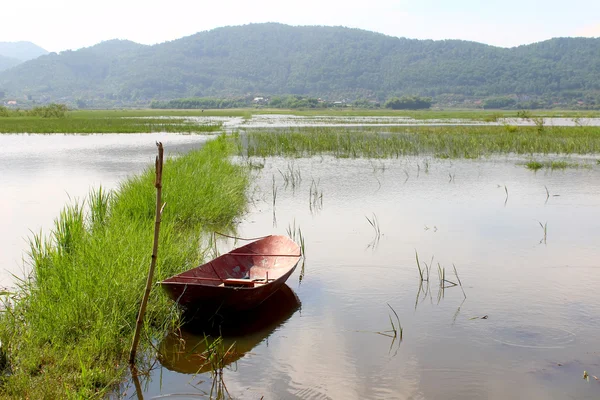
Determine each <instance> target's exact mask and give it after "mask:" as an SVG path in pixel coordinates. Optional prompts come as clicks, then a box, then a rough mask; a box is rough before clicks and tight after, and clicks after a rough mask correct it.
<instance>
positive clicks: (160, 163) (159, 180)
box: [129, 142, 166, 365]
mask: <svg viewBox="0 0 600 400" xmlns="http://www.w3.org/2000/svg"><path fill="white" fill-rule="evenodd" d="M156 146H157V147H158V156H157V157H156V180H155V182H154V187H155V188H156V217H155V220H154V221H155V222H154V245H153V247H152V261H151V262H150V270H149V271H148V279H147V280H146V291H145V292H144V297H143V299H142V304H141V305H140V311H139V312H138V316H137V324H136V326H135V334H134V335H133V343H132V345H131V352H130V353H129V364H131V365H133V364H135V353H136V352H137V346H138V343H139V341H140V333H141V330H142V323H143V321H144V314H146V306H147V305H148V297H149V296H150V289H152V279H153V276H154V269H155V268H156V257H157V253H158V234H159V231H160V220H161V216H162V212H163V209H164V208H165V205H166V203H165V204H162V200H161V194H162V169H163V145H162V143H160V142H157V143H156Z"/></svg>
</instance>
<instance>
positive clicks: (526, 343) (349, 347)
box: [126, 157, 600, 399]
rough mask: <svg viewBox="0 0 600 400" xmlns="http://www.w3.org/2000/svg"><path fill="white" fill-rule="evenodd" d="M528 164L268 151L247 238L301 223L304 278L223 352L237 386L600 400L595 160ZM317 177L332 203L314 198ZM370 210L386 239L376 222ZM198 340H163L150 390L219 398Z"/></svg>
mask: <svg viewBox="0 0 600 400" xmlns="http://www.w3.org/2000/svg"><path fill="white" fill-rule="evenodd" d="M580 161H581V160H580ZM516 163H517V160H516V159H512V158H505V157H503V158H496V159H492V160H481V161H445V160H435V159H426V158H409V159H402V160H385V161H375V162H370V161H368V160H335V159H332V158H328V157H323V158H313V159H300V160H294V161H293V163H292V162H291V161H289V160H286V159H267V160H266V164H265V167H264V168H263V169H262V171H260V172H259V173H258V183H257V187H258V190H257V191H256V192H255V195H254V198H255V205H254V207H253V211H252V212H251V213H250V215H248V217H247V218H246V220H245V221H244V222H243V223H242V225H241V226H240V232H239V234H240V236H244V237H253V236H260V235H264V234H266V233H283V234H285V233H286V230H287V228H288V227H289V226H290V225H293V224H294V221H295V224H296V226H297V227H298V226H299V227H300V228H301V230H302V233H303V235H304V236H305V238H306V264H305V270H304V275H303V279H302V280H301V281H300V279H299V278H300V274H301V272H300V271H297V272H296V273H295V274H294V275H293V276H292V277H291V278H290V280H289V281H288V284H289V286H290V288H291V290H292V291H293V292H295V294H296V295H297V297H298V299H299V300H298V301H299V303H300V304H301V305H300V308H299V309H297V308H296V307H295V306H294V302H293V301H292V300H290V301H289V303H291V305H290V306H289V307H288V308H287V310H286V309H284V310H282V309H281V308H282V307H283V306H281V305H282V304H285V302H284V301H281V300H278V301H275V302H273V304H271V305H269V306H267V307H265V309H264V310H261V311H260V312H259V313H258V315H259V316H260V318H262V319H263V320H264V319H266V322H263V323H262V325H261V324H257V325H258V326H256V327H253V328H252V329H254V330H252V329H250V332H247V333H246V334H245V335H246V336H242V335H239V334H236V333H235V332H234V333H229V332H227V333H225V332H224V333H223V336H224V342H225V346H226V348H229V346H230V345H231V344H233V343H236V344H237V346H238V347H237V349H238V350H237V351H235V352H234V354H233V355H232V356H230V357H228V358H226V362H228V363H229V362H230V363H231V364H229V365H228V367H227V368H225V370H224V374H223V382H224V383H225V385H226V387H227V389H228V391H229V393H230V394H231V395H232V396H233V397H238V398H249V399H260V398H262V396H264V398H265V399H284V398H307V399H327V398H330V399H366V398H369V399H373V398H381V399H395V398H397V399H437V398H445V399H482V398H489V399H506V398H523V399H525V398H527V399H548V398H551V399H565V398H577V399H582V398H583V399H597V398H598V397H599V396H600V383H599V382H596V381H595V380H594V379H593V378H591V382H589V383H588V382H586V381H584V380H583V379H582V376H583V371H584V370H586V371H588V372H589V373H590V374H594V375H598V373H600V354H599V353H598V349H597V337H598V336H599V335H600V321H598V319H597V315H598V313H599V312H600V301H599V300H600V294H598V287H599V285H600V265H599V264H598V245H597V244H598V242H599V240H600V234H599V233H598V228H599V224H598V221H600V179H599V178H600V168H598V167H592V168H586V169H576V170H565V171H554V172H549V171H546V172H545V171H539V172H538V173H537V174H536V173H533V172H531V171H529V170H527V169H525V168H524V167H523V166H518V165H516ZM417 165H418V166H419V167H418V166H417ZM290 168H292V169H294V170H296V171H297V170H300V171H301V177H302V182H301V183H300V185H299V186H296V188H295V189H293V188H292V187H291V186H288V187H287V189H286V188H285V186H284V180H283V177H282V175H281V173H280V172H279V171H287V170H290ZM426 169H427V171H428V172H425V171H426ZM273 176H275V180H276V184H277V186H278V189H277V203H276V206H275V218H276V226H274V218H273V207H272V179H273ZM313 179H314V181H315V182H318V192H319V193H322V194H323V203H322V208H321V206H320V202H319V203H318V204H316V205H314V206H313V205H312V203H311V204H310V205H309V191H310V187H311V183H312V181H313ZM505 186H506V188H507V190H508V199H507V196H506V190H505ZM544 186H546V187H547V188H548V191H549V193H550V197H548V196H547V193H546V189H545V187H544ZM311 208H312V210H311ZM373 214H375V215H376V217H377V219H378V221H379V224H380V229H381V236H380V238H379V240H377V239H376V236H375V231H374V230H373V228H372V227H371V226H370V225H369V223H368V221H367V219H366V218H365V217H366V216H368V217H370V218H372V216H373ZM540 222H541V223H542V224H546V223H547V235H546V240H545V242H544V240H543V238H544V231H543V229H542V228H541V227H540V224H539V223H540ZM230 245H233V244H230ZM415 250H417V251H418V253H419V256H420V258H421V262H426V263H429V262H430V260H431V257H434V265H435V267H434V268H433V269H432V270H431V277H432V279H431V280H432V282H431V283H430V285H429V288H428V289H427V285H426V284H425V287H424V288H422V289H421V291H419V274H418V271H417V267H416V263H415ZM438 262H439V263H440V265H441V267H444V268H446V276H447V277H448V278H447V279H449V280H452V281H455V282H456V278H455V276H454V272H453V267H452V265H453V264H454V265H455V266H456V268H457V271H458V274H459V277H460V279H461V281H462V283H463V285H464V290H465V292H466V295H467V298H466V299H465V298H464V296H463V294H462V291H461V289H460V287H452V288H447V289H445V290H444V291H443V292H442V293H440V292H439V283H438V281H437V276H438V272H437V263H438ZM417 296H418V299H417ZM388 303H389V304H390V305H391V306H392V307H393V308H394V309H395V310H396V311H397V312H398V314H399V317H400V320H401V323H402V327H403V329H404V334H403V340H402V341H401V342H399V341H393V340H392V338H389V337H386V336H383V335H380V334H377V333H376V332H378V331H385V330H388V329H390V322H389V315H390V314H391V311H390V309H389V308H388V306H387V304H388ZM284 308H285V307H284ZM269 313H272V314H273V320H272V321H271V322H269V318H268V314H269ZM484 316H487V318H485V319H482V318H481V317H484ZM475 318H476V319H475ZM240 325H241V326H242V327H244V326H246V325H245V323H241V324H240ZM181 339H183V340H184V341H183V342H182V341H181ZM202 339H203V338H202V337H194V336H193V335H190V334H184V337H183V338H180V337H179V336H178V335H173V336H170V337H168V338H167V339H165V340H164V341H163V342H162V343H161V349H162V350H163V351H164V352H165V354H164V356H163V365H164V367H162V368H161V367H158V368H157V369H156V370H155V371H154V372H153V375H152V377H151V380H150V381H148V380H146V381H144V382H143V384H144V385H145V386H144V388H145V389H144V396H145V398H159V397H160V396H164V397H167V398H168V397H173V398H198V397H208V395H207V394H209V393H210V388H211V384H212V382H213V380H212V378H211V375H210V374H209V373H207V372H205V369H206V367H203V365H204V364H205V359H204V358H203V357H202V356H201V353H202V350H204V349H205V347H206V346H205V343H204V342H203V341H202ZM184 343H185V344H184ZM193 348H195V350H194V351H191V349H193ZM188 353H189V355H186V354H188ZM595 371H597V372H595ZM126 390H127V393H128V394H130V395H132V396H133V394H134V391H133V387H129V388H126ZM160 398H163V397H160Z"/></svg>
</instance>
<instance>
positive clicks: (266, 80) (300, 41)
mask: <svg viewBox="0 0 600 400" xmlns="http://www.w3.org/2000/svg"><path fill="white" fill-rule="evenodd" d="M598 54H600V39H585V38H558V39H552V40H548V41H545V42H541V43H536V44H532V45H527V46H520V47H515V48H510V49H506V48H498V47H493V46H488V45H484V44H480V43H474V42H466V41H458V40H443V41H433V40H412V39H405V38H396V37H390V36H385V35H382V34H378V33H373V32H368V31H363V30H358V29H349V28H342V27H323V26H311V27H292V26H287V25H282V24H275V23H268V24H251V25H244V26H234V27H224V28H218V29H214V30H211V31H207V32H200V33H197V34H195V35H192V36H188V37H184V38H182V39H178V40H174V41H171V42H167V43H162V44H158V45H154V46H142V45H139V44H136V43H133V42H128V41H109V42H103V43H101V44H99V45H96V46H93V47H90V48H86V49H81V50H78V51H68V52H63V53H60V54H49V55H45V56H42V57H40V58H38V59H36V60H31V61H28V62H26V63H23V64H21V65H19V66H17V67H16V68H13V69H11V70H7V71H4V72H3V73H0V91H1V90H3V91H5V92H6V93H10V94H12V95H29V96H30V97H31V98H33V99H37V100H42V101H43V100H55V101H56V100H58V101H72V100H74V99H77V98H78V99H85V100H86V101H119V102H125V103H128V102H129V103H132V102H148V101H150V100H151V99H157V100H167V99H172V98H180V97H194V96H196V97H207V96H213V97H230V96H254V95H278V94H296V95H307V96H314V97H324V98H329V99H341V98H350V99H354V98H358V97H360V98H372V99H379V100H384V99H386V98H389V97H390V96H401V95H405V94H414V95H422V96H430V97H433V98H434V99H437V100H440V101H447V102H452V101H454V102H460V101H463V100H464V99H470V100H471V101H473V100H477V99H485V98H489V97H496V96H512V97H518V98H519V99H520V101H529V100H531V99H543V100H544V101H545V102H546V103H548V102H558V101H560V102H566V103H569V102H571V103H573V102H577V101H580V102H583V103H585V104H590V105H592V106H593V105H594V104H596V102H597V104H600V57H598Z"/></svg>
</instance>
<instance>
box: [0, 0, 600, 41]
mask: <svg viewBox="0 0 600 400" xmlns="http://www.w3.org/2000/svg"><path fill="white" fill-rule="evenodd" d="M2 3H3V4H2V7H1V8H0V41H18V40H28V41H32V42H34V43H36V44H38V45H40V46H42V47H44V48H45V49H47V50H49V51H62V50H66V49H77V48H80V47H86V46H91V45H94V44H96V43H98V42H100V41H103V40H108V39H129V40H133V41H135V42H138V43H144V44H154V43H158V42H164V41H168V40H173V39H177V38H180V37H182V36H187V35H191V34H194V33H196V32H199V31H205V30H209V29H212V28H216V27H219V26H226V25H242V24H247V23H252V22H281V23H285V24H290V25H338V26H339V25H342V26H348V27H353V28H361V29H366V30H372V31H376V32H381V33H384V34H387V35H391V36H403V37H408V38H418V39H464V40H474V41H478V42H483V43H488V44H492V45H497V46H505V47H510V46H516V45H520V44H527V43H533V42H538V41H541V40H546V39H550V38H552V37H557V36H593V37H596V36H600V1H598V0H570V1H564V0H560V1H559V0H546V1H541V0H504V1H489V0H488V1H486V0H396V1H393V0H367V1H361V2H358V1H354V0H302V1H297V0H287V1H285V0H283V1H282V0H243V1H241V0H212V1H202V0H196V1H186V0H170V1H165V0H161V1H158V0H145V1H144V0H103V1H97V0H87V1H86V0H55V1H47V0H14V1H3V2H2Z"/></svg>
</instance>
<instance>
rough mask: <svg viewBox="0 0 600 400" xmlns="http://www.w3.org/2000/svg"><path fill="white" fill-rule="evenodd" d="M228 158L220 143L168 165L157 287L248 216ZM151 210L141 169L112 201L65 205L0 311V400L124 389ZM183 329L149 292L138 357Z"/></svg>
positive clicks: (241, 180)
mask: <svg viewBox="0 0 600 400" xmlns="http://www.w3.org/2000/svg"><path fill="white" fill-rule="evenodd" d="M233 151H234V145H233V144H232V143H231V141H230V140H228V139H227V138H225V137H219V138H217V139H215V140H213V141H210V142H208V143H207V144H206V146H205V147H204V148H203V149H201V150H199V151H195V152H191V153H189V154H187V155H184V156H182V157H180V158H177V159H171V160H168V161H167V162H166V163H165V166H164V176H163V187H164V189H163V196H164V197H163V199H164V201H165V202H166V203H168V207H166V208H165V210H164V214H163V221H162V226H161V231H162V232H161V238H160V254H159V258H158V264H157V268H156V279H157V280H161V279H164V278H166V277H168V276H170V275H173V274H175V273H177V272H181V271H182V270H186V269H189V268H191V267H193V266H195V265H197V264H198V263H200V262H201V261H202V259H203V256H204V252H205V251H206V250H207V249H204V248H199V246H198V243H200V242H201V239H202V238H203V237H204V236H205V234H203V233H202V232H210V231H212V230H214V229H216V228H219V229H221V228H224V227H227V226H231V225H232V224H233V221H234V219H235V218H236V217H238V216H239V215H240V214H241V213H242V212H243V211H244V209H245V207H246V188H247V186H248V181H249V172H248V170H247V169H246V168H245V167H243V166H240V165H234V164H232V163H231V162H230V161H229V155H231V154H232V152H233ZM154 203H155V199H154V193H153V171H152V170H147V171H146V172H145V173H143V174H141V175H139V176H136V177H133V178H131V179H129V180H127V181H125V182H123V183H122V184H121V186H120V188H119V189H118V190H117V191H115V192H112V193H109V192H107V191H105V190H104V189H102V188H100V189H97V190H96V191H94V192H93V193H92V194H91V195H90V196H88V198H87V199H86V200H81V201H74V202H72V204H69V205H67V206H66V207H65V209H64V210H63V211H62V212H61V214H60V216H59V217H58V218H57V220H56V222H55V226H54V228H53V229H52V230H51V232H50V233H49V234H48V235H45V236H44V235H42V234H41V233H40V234H36V235H33V237H32V238H31V243H30V254H29V260H30V264H31V268H32V272H31V275H30V276H28V277H25V278H23V279H22V280H21V281H20V282H19V287H18V289H17V294H16V295H15V296H14V297H13V298H12V299H11V300H7V301H5V303H4V308H3V312H0V340H1V341H2V343H3V346H4V347H3V348H4V349H5V351H6V354H7V358H8V364H9V368H10V371H11V374H10V375H8V376H5V377H3V378H1V381H2V383H1V384H0V397H3V396H7V397H17V398H66V397H72V398H94V397H95V398H100V397H103V396H104V395H106V394H107V392H109V391H110V390H111V389H112V388H114V387H116V386H115V385H117V384H118V383H119V382H120V379H121V377H122V376H123V374H124V373H125V367H126V364H127V363H126V360H127V353H128V347H129V346H130V339H131V336H132V333H133V327H134V324H135V319H136V315H137V309H138V307H139V302H140V299H141V294H142V290H143V287H144V280H145V275H146V270H147V268H148V267H147V266H148V265H149V258H150V250H151V244H152V237H153V235H152V226H153V218H154V217H153V214H154V211H153V208H154V207H155V204H154ZM0 308H2V307H0ZM179 324H180V317H179V312H178V309H177V307H176V306H174V304H173V303H172V302H171V301H170V300H168V298H167V296H165V295H164V294H163V293H162V291H161V290H159V288H158V287H155V288H154V289H153V290H152V292H151V296H150V301H149V304H148V310H147V317H146V321H145V332H146V334H145V338H144V336H143V341H142V343H141V344H142V347H141V349H140V354H141V357H144V356H145V355H147V354H148V351H151V346H152V344H151V343H152V341H153V340H156V339H157V338H160V337H161V336H162V335H163V334H164V333H165V332H166V331H167V330H168V329H171V328H173V327H174V326H178V325H179Z"/></svg>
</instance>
